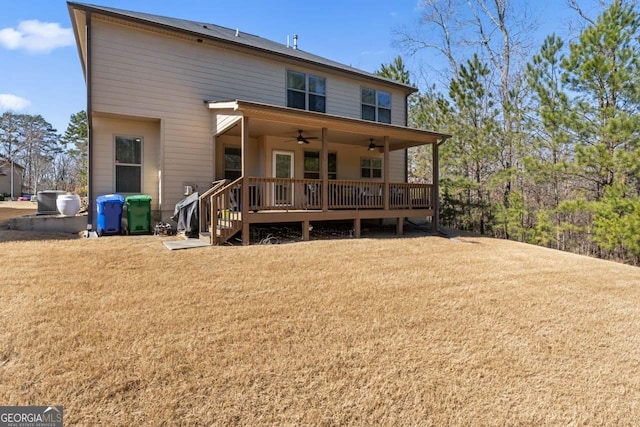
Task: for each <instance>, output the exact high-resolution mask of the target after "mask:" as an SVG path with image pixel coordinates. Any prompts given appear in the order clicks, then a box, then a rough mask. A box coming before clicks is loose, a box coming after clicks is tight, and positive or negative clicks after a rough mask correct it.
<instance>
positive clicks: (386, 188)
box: [382, 136, 390, 211]
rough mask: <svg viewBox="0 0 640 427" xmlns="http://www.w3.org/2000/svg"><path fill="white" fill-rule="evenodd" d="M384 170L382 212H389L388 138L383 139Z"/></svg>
mask: <svg viewBox="0 0 640 427" xmlns="http://www.w3.org/2000/svg"><path fill="white" fill-rule="evenodd" d="M382 167H383V169H384V191H383V194H384V210H385V211H388V210H389V199H390V197H389V137H388V136H385V137H384V162H383V165H382Z"/></svg>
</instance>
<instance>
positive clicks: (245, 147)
mask: <svg viewBox="0 0 640 427" xmlns="http://www.w3.org/2000/svg"><path fill="white" fill-rule="evenodd" d="M240 138H241V140H242V153H241V154H242V199H241V201H240V205H241V206H242V209H241V211H242V216H241V218H240V219H241V220H242V244H243V245H245V246H246V245H248V244H249V222H248V221H247V219H248V216H247V214H248V213H249V181H248V180H247V177H248V176H249V155H248V154H249V117H242V130H241V136H240Z"/></svg>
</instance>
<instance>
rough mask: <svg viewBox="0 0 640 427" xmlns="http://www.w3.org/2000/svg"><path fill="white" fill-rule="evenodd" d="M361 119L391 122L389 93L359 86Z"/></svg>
mask: <svg viewBox="0 0 640 427" xmlns="http://www.w3.org/2000/svg"><path fill="white" fill-rule="evenodd" d="M361 99H362V120H370V121H372V122H380V123H391V94H390V93H389V92H385V91H382V90H376V89H371V88H368V87H362V88H361Z"/></svg>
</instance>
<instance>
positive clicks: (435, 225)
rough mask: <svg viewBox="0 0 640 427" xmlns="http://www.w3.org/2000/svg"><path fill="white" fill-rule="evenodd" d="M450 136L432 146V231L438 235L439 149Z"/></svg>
mask: <svg viewBox="0 0 640 427" xmlns="http://www.w3.org/2000/svg"><path fill="white" fill-rule="evenodd" d="M449 138H451V137H450V136H444V137H443V138H442V139H441V140H440V141H438V142H437V143H435V144H433V146H432V158H431V161H432V162H433V231H434V232H435V233H438V228H439V227H440V153H439V148H440V146H441V145H442V144H444V143H445V141H446V140H447V139H449Z"/></svg>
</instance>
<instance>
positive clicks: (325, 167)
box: [320, 128, 329, 212]
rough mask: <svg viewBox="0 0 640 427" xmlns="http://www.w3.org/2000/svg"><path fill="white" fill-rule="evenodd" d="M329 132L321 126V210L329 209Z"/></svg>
mask: <svg viewBox="0 0 640 427" xmlns="http://www.w3.org/2000/svg"><path fill="white" fill-rule="evenodd" d="M328 134H329V132H328V130H327V128H322V161H321V162H320V165H321V168H322V172H321V178H322V212H327V211H328V210H329V135H328Z"/></svg>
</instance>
